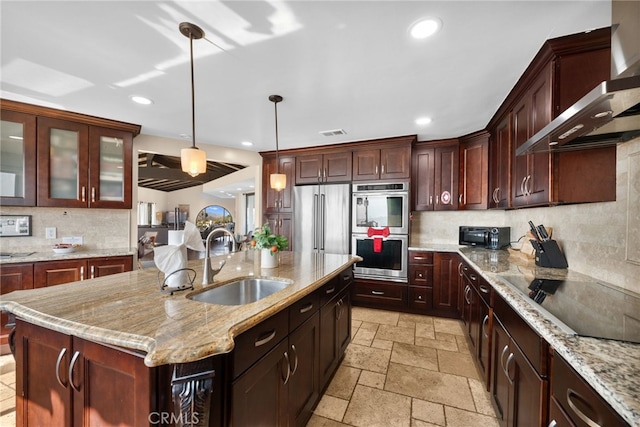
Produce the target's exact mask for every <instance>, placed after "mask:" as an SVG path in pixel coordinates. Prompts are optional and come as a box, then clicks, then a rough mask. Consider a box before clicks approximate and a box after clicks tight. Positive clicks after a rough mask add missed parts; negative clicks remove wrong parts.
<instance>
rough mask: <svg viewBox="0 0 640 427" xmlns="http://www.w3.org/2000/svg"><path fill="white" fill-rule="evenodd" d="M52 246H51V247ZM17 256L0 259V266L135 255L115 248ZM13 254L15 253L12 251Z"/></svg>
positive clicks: (27, 252) (133, 251)
mask: <svg viewBox="0 0 640 427" xmlns="http://www.w3.org/2000/svg"><path fill="white" fill-rule="evenodd" d="M52 246H53V245H52ZM20 252H21V253H19V254H18V255H19V256H11V257H6V258H5V257H2V258H0V264H18V263H24V262H38V261H60V260H65V259H80V258H101V257H110V256H122V255H135V254H136V253H137V250H136V249H135V248H115V249H87V248H82V249H78V250H77V251H76V252H72V253H70V254H56V253H54V252H53V251H52V250H51V249H49V250H46V251H20ZM14 253H15V251H14Z"/></svg>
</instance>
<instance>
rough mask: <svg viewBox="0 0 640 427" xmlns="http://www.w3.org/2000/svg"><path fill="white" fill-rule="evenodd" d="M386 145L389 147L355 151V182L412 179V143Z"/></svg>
mask: <svg viewBox="0 0 640 427" xmlns="http://www.w3.org/2000/svg"><path fill="white" fill-rule="evenodd" d="M385 145H388V147H385V148H381V149H377V148H368V149H355V150H354V151H353V181H376V180H383V181H384V180H399V179H409V178H410V177H411V145H410V141H409V143H407V141H403V142H400V143H394V141H388V142H387V143H385Z"/></svg>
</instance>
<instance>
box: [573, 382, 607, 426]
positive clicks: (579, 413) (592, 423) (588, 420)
mask: <svg viewBox="0 0 640 427" xmlns="http://www.w3.org/2000/svg"><path fill="white" fill-rule="evenodd" d="M572 396H575V397H576V398H577V399H580V400H582V401H583V402H585V403H587V402H586V401H585V399H584V398H583V397H582V396H580V395H579V394H578V393H576V392H575V391H574V390H572V389H570V388H568V389H567V403H568V404H569V408H571V410H572V411H573V412H575V414H576V415H577V416H578V418H580V419H581V420H582V421H583V422H584V423H585V424H586V425H588V426H589V427H602V426H601V425H600V424H598V423H597V422H595V421H593V420H592V419H591V418H589V417H587V416H586V415H585V414H584V412H582V411H581V410H580V409H578V407H577V406H576V405H575V403H573V399H572Z"/></svg>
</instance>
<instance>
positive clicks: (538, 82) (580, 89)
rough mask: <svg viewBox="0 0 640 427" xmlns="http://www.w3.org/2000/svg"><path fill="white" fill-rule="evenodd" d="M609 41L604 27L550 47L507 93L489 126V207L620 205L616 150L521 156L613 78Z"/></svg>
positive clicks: (549, 43)
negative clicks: (527, 144) (531, 141)
mask: <svg viewBox="0 0 640 427" xmlns="http://www.w3.org/2000/svg"><path fill="white" fill-rule="evenodd" d="M610 36H611V30H610V29H609V28H603V29H599V30H595V31H591V32H589V33H579V34H574V35H570V36H564V37H559V38H556V39H551V40H547V42H546V43H545V44H544V45H543V47H542V48H541V49H540V51H539V52H538V54H537V55H536V57H535V58H534V60H533V61H532V63H531V64H530V65H529V67H528V68H527V70H526V71H525V73H524V74H523V76H522V77H521V78H520V80H519V81H518V83H517V84H516V86H515V87H514V88H513V90H512V91H511V92H510V93H509V95H508V96H507V98H506V100H505V102H504V103H503V104H502V106H501V107H500V108H499V109H498V112H497V113H496V114H495V115H494V117H493V118H492V119H491V121H490V122H489V125H488V129H489V131H490V134H491V137H490V149H489V152H490V159H491V162H490V177H491V183H490V187H489V188H490V193H491V194H490V206H491V207H498V208H508V207H524V206H545V205H555V204H564V203H584V202H599V201H612V200H615V175H616V167H615V153H616V147H605V148H599V149H590V150H580V151H565V152H553V153H552V152H546V153H545V152H543V153H537V154H529V155H525V156H515V152H516V149H517V148H518V147H519V146H521V145H522V144H523V143H525V142H526V141H527V140H528V139H529V138H530V137H531V136H533V135H534V134H535V133H536V132H538V131H539V130H541V129H542V128H543V127H544V126H546V125H547V124H548V123H549V122H551V120H553V119H554V118H555V117H557V116H558V115H560V114H561V113H562V112H564V111H565V110H566V109H567V108H568V107H570V106H571V105H573V103H575V102H576V101H578V100H579V99H580V98H581V97H582V96H583V95H585V94H586V93H587V92H589V91H590V90H591V89H593V88H594V87H596V85H597V84H599V83H600V82H602V81H603V80H608V79H609V73H610V51H611V49H610ZM507 171H509V173H508V174H507ZM585 176H589V177H590V178H589V179H588V180H586V179H584V177H585Z"/></svg>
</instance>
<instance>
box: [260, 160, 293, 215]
mask: <svg viewBox="0 0 640 427" xmlns="http://www.w3.org/2000/svg"><path fill="white" fill-rule="evenodd" d="M295 169H296V158H295V157H292V156H279V159H276V156H275V155H263V158H262V198H263V213H265V214H268V213H277V212H293V186H294V177H295ZM272 173H282V174H285V175H286V176H287V185H286V187H285V188H284V189H283V190H280V191H276V190H274V189H273V188H271V185H270V178H269V177H270V175H271V174H272Z"/></svg>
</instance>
